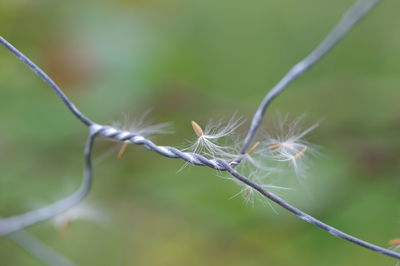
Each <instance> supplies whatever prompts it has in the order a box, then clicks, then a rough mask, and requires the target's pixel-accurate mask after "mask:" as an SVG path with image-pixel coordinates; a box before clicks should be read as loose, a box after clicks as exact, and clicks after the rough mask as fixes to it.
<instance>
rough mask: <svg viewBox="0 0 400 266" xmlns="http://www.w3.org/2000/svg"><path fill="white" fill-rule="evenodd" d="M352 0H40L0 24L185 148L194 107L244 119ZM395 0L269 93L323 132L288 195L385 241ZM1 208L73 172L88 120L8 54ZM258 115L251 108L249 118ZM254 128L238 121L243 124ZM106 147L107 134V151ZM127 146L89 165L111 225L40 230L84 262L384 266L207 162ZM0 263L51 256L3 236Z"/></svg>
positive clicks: (391, 193) (21, 3) (392, 152)
mask: <svg viewBox="0 0 400 266" xmlns="http://www.w3.org/2000/svg"><path fill="white" fill-rule="evenodd" d="M351 3H352V1H348V0H346V1H345V0H341V1H334V2H329V1H317V0H307V1H272V2H268V1H259V0H258V1H251V2H242V1H218V2H215V1H180V0H174V1H172V0H169V1H162V0H152V1H143V0H142V1H139V0H137V1H128V0H125V1H122V0H121V1H113V2H108V1H96V2H95V1H92V2H91V1H88V2H84V3H82V2H81V1H68V2H58V1H28V0H18V1H11V0H6V1H2V2H1V3H0V31H1V34H2V36H4V37H5V38H6V39H8V40H9V41H11V42H12V43H13V44H14V45H15V46H16V47H18V48H19V49H21V50H22V51H23V52H24V53H26V54H27V55H28V56H29V57H31V59H33V60H34V61H35V62H37V63H38V64H39V65H40V66H42V67H43V68H44V69H45V70H46V71H47V72H49V73H51V75H52V77H54V78H55V80H56V81H57V82H58V83H59V84H60V85H61V87H63V88H64V89H65V92H66V93H67V94H68V96H70V97H71V99H72V100H73V101H74V102H75V103H76V105H77V106H78V107H79V108H81V109H82V111H83V112H84V113H85V114H87V115H88V116H89V117H90V118H92V119H94V120H95V121H99V122H101V123H109V122H111V121H113V120H116V119H120V118H121V117H122V114H124V113H129V114H133V115H134V114H140V113H143V112H144V111H145V110H148V109H149V108H151V109H152V113H151V118H152V119H153V120H154V121H156V122H165V121H173V122H174V126H175V131H176V134H174V135H168V136H160V137H157V139H156V141H157V143H159V144H163V145H173V146H175V145H178V146H179V145H182V143H183V142H184V140H185V139H190V138H191V137H192V135H193V133H192V132H191V129H190V125H189V121H191V120H196V121H199V122H200V123H205V121H206V120H207V119H209V118H219V117H221V116H222V117H223V116H225V117H227V116H228V117H229V116H230V114H232V113H233V112H237V113H238V114H240V115H243V116H245V117H246V118H248V119H249V118H250V116H251V114H252V112H254V110H255V109H256V106H257V105H258V103H259V102H260V100H261V98H262V97H263V96H264V94H265V93H266V91H267V90H268V89H269V88H270V87H271V86H272V85H273V84H274V83H275V82H276V81H277V80H278V79H279V78H280V77H281V76H282V75H283V74H284V73H285V71H287V69H288V68H289V67H290V66H291V65H292V64H294V63H295V62H296V61H298V60H299V59H301V58H302V57H304V56H305V54H306V53H308V52H309V51H310V50H311V49H312V48H313V47H315V45H316V44H317V43H318V42H319V41H320V40H321V38H322V37H323V36H324V35H325V34H326V32H327V31H328V30H329V29H330V28H331V27H332V26H333V25H334V23H335V22H336V20H337V19H338V18H339V16H340V14H341V13H342V12H343V11H344V10H345V9H346V8H347V7H348V6H349V5H350V4H351ZM399 7H400V5H399V3H398V2H397V1H394V0H391V1H390V0H388V1H383V2H382V3H381V4H379V6H378V7H377V9H375V10H374V11H373V12H372V13H371V14H370V15H369V16H368V17H367V18H366V19H365V20H363V21H362V23H360V25H358V26H357V27H356V28H355V29H354V30H353V31H352V32H351V33H350V35H349V36H348V37H347V38H346V39H345V40H344V41H343V42H342V43H340V44H339V45H338V46H337V47H336V49H335V50H334V51H333V52H332V53H331V54H330V55H328V56H327V57H326V58H325V59H324V60H323V61H321V62H320V63H319V64H318V65H317V66H316V67H314V68H313V69H311V70H310V71H309V72H308V73H306V74H305V75H304V76H303V77H301V78H300V79H299V80H298V81H296V82H295V83H294V84H293V85H291V87H290V88H289V90H288V91H287V92H285V93H283V94H282V96H281V97H280V98H278V99H277V100H276V101H275V102H274V103H273V104H272V106H271V110H270V111H268V113H267V119H266V121H265V123H264V125H265V126H266V127H267V126H268V123H269V121H270V119H271V117H272V116H273V115H274V113H275V112H276V110H279V111H280V112H282V113H286V112H289V113H290V114H291V115H292V116H296V115H297V114H302V113H304V112H305V113H307V117H306V118H307V121H305V122H306V123H308V124H311V123H314V122H315V121H317V120H319V119H321V118H323V119H324V120H323V123H322V125H321V126H320V127H319V128H318V129H317V130H316V131H315V132H314V133H313V138H312V141H313V142H314V143H316V144H318V145H321V146H323V150H322V153H323V154H324V155H325V157H323V158H317V159H316V160H315V161H314V163H313V168H312V169H311V171H310V173H309V177H308V178H307V180H305V181H304V184H299V183H298V182H297V181H296V180H295V178H294V177H292V176H288V177H287V178H288V179H290V180H292V179H293V180H292V181H290V180H289V181H288V182H289V183H290V182H291V186H293V187H295V188H296V191H289V192H286V193H285V194H284V197H285V198H287V199H288V201H289V202H292V203H295V205H296V206H298V207H300V208H302V209H304V210H306V211H309V212H310V213H312V214H313V215H315V216H316V217H318V218H321V219H322V220H323V221H325V222H328V223H330V224H332V225H334V226H337V227H338V228H340V229H343V230H345V231H346V232H349V233H352V234H354V235H356V236H360V237H361V238H363V239H365V240H369V241H371V242H373V243H376V244H380V245H382V246H386V245H387V244H386V243H387V241H388V240H389V239H391V238H395V237H398V236H399V234H400V213H399V208H398V202H399V199H400V196H399V193H398V191H399V188H400V179H399V170H400V169H399V165H400V164H399V159H398V158H399V156H398V154H399V152H400V144H399V141H398V136H399V133H400V116H399V113H400V112H399V104H398V103H399V100H400V90H399V86H400V85H399V84H400V78H399V69H400V54H399V53H398V49H397V47H399V45H400V34H399V31H398V27H397V26H396V25H399V23H400V18H399V16H397V10H398V8H399ZM0 88H1V90H0V119H1V121H2V130H0V150H1V151H2V152H1V153H0V162H1V178H0V210H1V215H2V216H7V215H12V214H17V213H20V212H22V211H26V210H29V209H32V208H36V207H39V206H41V205H43V204H46V203H49V202H52V201H54V200H56V199H59V198H61V197H62V196H65V195H67V194H69V193H71V192H72V191H73V190H74V189H75V188H76V187H77V186H78V184H79V181H80V174H81V168H82V152H81V150H82V149H83V143H84V136H85V134H86V129H85V128H84V127H83V126H82V125H80V124H79V122H77V121H76V120H75V119H74V118H73V117H72V116H71V115H70V114H69V113H68V112H67V110H66V108H65V107H64V106H63V105H62V104H61V102H60V101H59V100H58V99H57V98H56V97H55V95H54V93H53V92H52V91H51V90H50V89H49V88H47V87H46V86H45V85H44V84H43V83H42V82H41V81H40V80H38V78H36V77H35V76H34V75H33V74H32V73H31V72H30V71H29V70H28V69H26V67H24V66H23V65H22V64H21V63H20V62H18V61H17V60H16V59H15V58H13V57H12V56H11V55H10V54H8V53H7V52H6V51H5V50H4V49H1V50H0ZM247 123H248V122H247ZM243 133H244V129H243ZM109 147H110V145H107V144H106V143H104V141H99V143H98V145H97V146H96V149H95V150H96V155H97V156H96V157H100V156H101V155H102V154H103V153H104V152H105V151H106V150H107V149H108V148H109ZM181 166H182V162H181V161H177V160H168V159H166V158H161V157H159V156H157V155H155V154H153V153H150V152H148V151H144V150H143V149H142V148H141V147H133V146H132V147H129V150H128V152H127V154H126V155H125V157H124V158H123V159H122V160H116V158H115V156H111V157H108V158H107V159H106V160H105V161H102V162H100V163H98V164H97V167H96V168H95V176H94V186H93V189H92V191H91V194H90V196H89V198H88V201H90V202H93V203H95V204H97V205H99V206H101V207H102V208H104V209H105V210H106V213H107V215H108V216H109V221H108V223H106V224H105V225H103V224H93V223H91V222H86V221H77V222H75V223H73V224H72V227H71V231H70V234H69V236H68V237H67V238H66V239H63V238H61V237H60V236H59V234H58V233H57V232H56V230H54V229H53V227H52V225H51V223H50V222H46V223H43V224H39V225H36V226H33V227H32V228H30V229H29V231H30V232H31V233H33V234H34V235H35V236H37V237H38V238H39V239H41V240H43V241H44V243H46V244H48V245H50V246H52V247H54V248H55V249H56V250H58V251H60V252H61V253H62V254H64V255H65V256H67V257H69V258H70V259H71V260H73V261H75V262H76V263H77V264H79V265H240V266H242V265H245V266H247V265H249V266H251V265H278V266H279V265H294V266H302V265H383V264H385V263H387V264H388V265H392V264H394V261H392V260H387V259H386V258H384V257H383V256H380V255H379V254H374V253H372V252H370V251H366V250H364V249H362V248H359V247H357V246H354V245H351V244H348V243H345V242H344V241H342V240H339V239H335V238H333V237H331V236H329V235H328V234H326V233H325V232H322V231H321V230H318V229H316V228H314V227H312V226H310V225H308V224H305V223H303V222H302V221H300V220H298V219H296V218H294V217H293V216H291V215H289V214H287V213H286V212H284V211H283V210H280V209H278V208H276V209H277V211H278V215H277V214H275V213H274V212H273V211H272V210H271V208H270V207H269V206H268V205H267V204H255V205H254V206H247V205H245V204H244V202H243V200H242V199H241V198H240V197H236V198H233V199H230V198H231V197H232V196H233V195H235V194H236V193H237V192H238V190H239V188H238V187H237V186H236V185H235V184H233V183H231V182H228V181H226V180H223V179H220V178H218V177H216V173H213V172H212V171H210V170H209V169H203V168H200V167H189V168H187V169H185V170H183V171H181V172H179V173H176V171H177V170H178V169H179V168H180V167H181ZM0 258H1V264H2V265H3V264H4V265H40V263H38V262H37V261H35V260H34V259H32V258H30V256H29V255H27V254H26V253H25V252H24V251H22V250H20V249H19V248H18V247H16V246H15V245H13V244H12V243H11V242H9V241H8V240H6V239H1V240H0Z"/></svg>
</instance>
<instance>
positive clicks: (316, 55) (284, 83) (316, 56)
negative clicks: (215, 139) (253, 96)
mask: <svg viewBox="0 0 400 266" xmlns="http://www.w3.org/2000/svg"><path fill="white" fill-rule="evenodd" d="M379 1H380V0H358V1H357V2H356V3H355V4H354V5H353V6H352V7H351V8H350V9H348V11H347V12H346V13H344V15H343V16H342V18H341V19H340V20H339V22H338V23H337V24H336V26H335V27H334V28H333V30H332V31H331V32H330V33H329V34H328V35H327V36H326V37H325V38H324V39H323V40H322V42H321V43H320V44H319V45H318V46H317V47H316V48H315V49H314V50H313V51H312V52H311V53H310V54H309V55H307V56H306V57H305V58H304V59H303V60H301V61H300V62H298V63H297V64H295V65H294V66H293V67H292V68H291V69H290V70H289V71H288V72H287V73H286V75H285V76H284V77H283V78H282V79H281V80H280V81H279V82H278V83H277V84H276V85H275V86H274V87H273V88H272V89H271V90H270V91H269V92H268V93H267V95H266V96H265V97H264V99H263V100H262V102H261V104H260V106H259V107H258V109H257V111H256V112H255V113H254V116H253V119H252V121H251V125H250V128H249V130H248V132H247V135H246V137H245V139H244V141H243V146H242V148H241V150H240V153H241V154H245V153H246V151H247V149H248V148H249V146H250V144H251V142H252V140H253V139H254V137H255V135H256V133H257V130H258V129H259V127H260V125H261V122H262V120H263V118H264V115H265V111H266V110H267V107H268V106H269V104H270V103H271V102H272V100H274V99H275V98H276V97H277V96H278V95H279V94H280V93H281V92H283V91H284V90H285V89H286V88H287V87H288V86H289V84H290V83H292V82H293V81H294V80H295V79H296V78H298V77H299V76H300V75H301V74H303V73H304V72H306V71H307V70H308V69H309V68H311V67H312V66H313V65H315V64H316V63H317V62H318V61H319V60H321V59H322V58H323V57H324V56H325V55H326V54H327V53H328V52H329V51H331V50H332V48H333V47H334V46H335V45H336V44H337V43H338V42H339V41H340V40H341V39H342V38H343V37H344V36H345V35H346V33H348V32H349V31H350V30H351V29H352V28H353V27H354V25H355V24H356V23H357V22H358V21H360V20H361V18H363V17H364V16H365V15H366V14H367V13H368V11H369V10H371V9H372V8H373V7H374V6H375V5H376V4H377V3H378V2H379Z"/></svg>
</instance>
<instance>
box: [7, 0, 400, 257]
mask: <svg viewBox="0 0 400 266" xmlns="http://www.w3.org/2000/svg"><path fill="white" fill-rule="evenodd" d="M378 1H379V0H360V1H358V2H357V3H356V4H355V5H354V6H353V7H352V8H351V9H350V10H349V11H348V12H347V13H346V14H345V16H344V17H343V18H342V20H341V21H340V22H339V24H338V26H337V27H336V28H335V30H334V31H333V33H334V34H333V33H331V34H330V35H329V36H330V37H329V36H328V37H327V38H326V39H325V41H323V42H322V43H321V45H320V46H318V47H317V48H316V50H315V51H313V52H312V53H311V54H310V55H309V56H308V57H307V58H306V59H307V60H305V61H304V60H303V61H301V62H300V63H299V64H297V65H296V66H295V67H294V68H293V69H292V70H291V71H289V74H288V75H286V76H285V77H284V79H283V80H282V81H281V82H279V83H278V84H281V85H279V86H278V84H277V85H276V87H275V88H274V89H272V91H271V92H270V93H268V94H267V96H266V97H265V99H264V100H263V103H262V104H261V106H260V107H259V109H258V110H257V112H256V114H255V115H254V118H253V122H252V126H251V127H250V130H249V133H248V135H247V136H246V139H245V141H244V148H243V149H242V154H244V153H245V151H246V150H247V147H248V145H249V144H250V142H251V140H252V138H253V137H254V135H255V133H256V131H257V129H258V127H259V124H260V122H261V120H262V117H263V115H264V113H265V110H266V108H267V106H268V104H269V102H270V101H271V100H272V99H273V98H275V97H276V96H277V95H278V94H279V93H280V92H281V91H282V90H283V89H284V88H285V87H286V86H287V85H288V84H289V83H290V82H291V81H292V80H294V79H295V78H296V77H297V76H299V75H300V74H301V73H303V72H304V71H306V70H307V69H308V68H309V67H310V66H312V65H313V64H315V63H316V62H317V61H319V60H320V59H321V58H322V57H323V56H324V55H325V54H326V53H327V52H328V51H329V50H330V49H331V48H332V47H333V46H334V45H335V44H336V43H337V42H338V41H339V40H340V39H341V38H342V37H343V36H344V35H345V33H346V32H347V31H348V30H349V29H350V28H352V27H353V25H354V24H355V23H356V22H357V21H358V20H359V19H360V18H361V17H362V16H364V15H365V14H366V13H367V11H368V10H370V9H371V8H372V7H373V6H374V5H375V4H376V3H377V2H378ZM346 20H348V21H347V22H346ZM0 43H1V44H3V45H4V46H5V47H6V48H7V49H8V50H9V51H11V52H12V53H13V54H14V55H15V56H16V57H17V58H19V59H20V60H21V61H22V62H23V63H24V64H26V65H27V66H28V67H29V68H30V69H31V70H33V71H34V72H35V73H36V74H37V75H38V76H39V77H40V78H42V79H43V80H44V81H45V82H46V83H47V84H48V85H49V86H50V87H51V88H52V89H53V90H54V91H55V92H56V93H57V95H58V96H59V97H60V98H61V99H62V101H63V102H64V103H65V104H66V106H67V107H68V109H69V110H70V111H71V112H72V113H73V114H74V115H75V116H76V117H77V118H78V119H79V120H80V121H81V122H83V123H84V124H85V125H86V126H88V127H89V129H90V134H89V137H88V140H87V142H86V147H85V171H84V180H83V183H82V185H81V187H80V188H79V189H78V190H77V191H76V192H75V193H74V194H72V195H71V196H69V197H67V198H65V199H63V200H60V201H58V202H56V203H53V204H51V205H48V206H46V207H43V208H41V209H38V210H35V211H31V212H28V213H25V214H21V215H17V216H13V217H9V218H5V219H0V235H7V234H10V233H12V232H16V231H19V230H21V229H23V228H25V227H27V226H30V225H33V224H35V223H37V222H40V221H43V220H46V219H49V218H51V217H53V216H55V215H57V214H59V213H62V212H64V211H66V210H67V209H69V208H71V207H72V206H74V205H75V204H77V203H78V202H79V201H80V200H82V199H83V198H84V196H85V195H86V194H87V193H88V191H89V189H90V185H91V179H92V165H91V154H92V147H93V143H94V140H95V138H96V137H97V136H104V137H107V138H110V139H113V140H116V141H128V142H131V143H134V144H137V145H143V146H144V148H146V149H148V150H150V151H153V152H156V153H158V154H160V155H162V156H165V157H168V158H181V159H183V160H185V161H187V162H188V163H191V164H193V165H199V166H208V167H210V168H213V169H217V170H220V171H227V172H229V173H230V174H231V175H232V176H233V177H234V178H236V179H237V180H239V181H241V182H242V183H244V184H246V185H248V186H250V187H252V188H253V189H255V190H256V191H258V192H259V193H260V194H262V195H263V196H265V197H266V198H268V199H270V200H272V201H274V202H275V203H277V204H278V205H280V206H281V207H283V208H285V209H286V210H288V211H290V212H291V213H293V214H294V215H296V216H297V217H299V218H301V219H302V220H304V221H306V222H308V223H311V224H313V225H315V226H318V227H320V228H322V229H323V230H325V231H328V232H329V233H330V234H332V235H334V236H337V237H339V238H342V239H344V240H347V241H349V242H352V243H354V244H357V245H359V246H362V247H365V248H368V249H370V250H373V251H376V252H379V253H382V254H384V255H387V256H390V257H394V258H397V259H400V253H396V252H394V251H391V250H388V249H385V248H382V247H379V246H376V245H374V244H371V243H369V242H366V241H363V240H361V239H359V238H356V237H353V236H351V235H349V234H346V233H344V232H342V231H340V230H338V229H336V228H334V227H332V226H330V225H327V224H325V223H323V222H321V221H319V220H318V219H316V218H314V217H312V216H311V215H309V214H307V213H305V212H303V211H301V210H299V209H297V208H295V207H293V206H292V205H290V204H289V203H287V202H286V201H284V200H283V199H281V198H279V197H278V196H276V195H274V194H273V193H271V192H269V191H267V190H265V189H264V188H263V187H262V186H260V185H258V184H257V183H255V182H253V181H251V180H250V179H248V178H247V177H245V176H243V175H241V174H240V173H238V172H236V171H235V170H234V169H233V166H235V165H237V163H232V165H230V163H228V162H226V161H225V160H222V159H208V158H206V157H204V156H202V155H199V154H196V153H191V152H183V151H180V150H179V149H177V148H174V147H169V146H158V145H156V144H154V143H153V142H152V141H150V140H148V139H146V138H144V137H143V136H140V135H138V134H134V133H131V132H128V131H124V130H118V129H116V128H113V127H110V126H103V125H99V124H96V123H94V122H92V121H91V120H89V119H88V118H86V116H84V115H83V114H82V113H81V112H80V111H79V110H78V109H77V108H76V107H75V105H73V103H72V102H71V101H70V100H69V99H68V98H67V96H66V95H65V94H64V93H63V92H62V90H61V89H60V88H59V87H58V86H57V85H56V84H55V82H54V81H52V80H51V79H50V77H48V76H47V75H46V74H45V73H44V72H43V71H42V70H41V69H40V68H39V67H38V66H36V65H35V64H34V63H33V62H32V61H31V60H29V59H28V58H27V57H26V56H25V55H24V54H22V53H21V52H20V51H18V50H17V49H16V48H15V47H13V46H12V45H11V44H9V43H8V42H7V41H6V40H5V39H4V38H2V37H1V36H0ZM321 46H322V48H321ZM243 150H244V152H243Z"/></svg>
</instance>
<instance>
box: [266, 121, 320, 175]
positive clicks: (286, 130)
mask: <svg viewBox="0 0 400 266" xmlns="http://www.w3.org/2000/svg"><path fill="white" fill-rule="evenodd" d="M301 119H302V117H300V118H298V119H296V120H294V121H292V122H290V123H288V124H286V121H287V116H286V117H285V118H284V119H282V120H281V121H280V123H279V124H278V125H277V127H276V132H275V133H274V134H270V135H269V136H268V139H267V140H266V141H265V143H264V145H265V146H266V149H265V150H266V151H265V152H264V155H265V156H267V157H268V158H269V159H271V160H274V161H278V162H289V163H291V165H292V166H293V168H294V170H295V172H296V173H297V174H298V175H301V174H302V172H303V170H304V169H302V167H303V168H304V167H305V164H304V159H305V156H306V155H307V154H316V151H315V150H314V149H313V147H312V146H311V144H310V143H309V142H307V141H306V140H304V139H303V138H304V136H305V135H307V134H308V133H310V132H311V131H312V130H314V129H315V128H316V127H318V125H319V124H318V123H317V124H314V125H312V126H311V127H309V128H307V129H305V130H302V129H301V127H299V123H300V121H301ZM301 161H303V162H301Z"/></svg>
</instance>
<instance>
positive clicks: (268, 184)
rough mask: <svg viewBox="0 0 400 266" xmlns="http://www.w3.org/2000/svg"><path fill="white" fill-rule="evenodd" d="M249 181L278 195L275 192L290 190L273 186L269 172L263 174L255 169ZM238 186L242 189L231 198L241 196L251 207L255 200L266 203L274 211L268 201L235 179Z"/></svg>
mask: <svg viewBox="0 0 400 266" xmlns="http://www.w3.org/2000/svg"><path fill="white" fill-rule="evenodd" d="M249 179H250V180H252V181H254V182H255V183H256V184H258V185H259V186H261V187H262V188H264V189H266V190H273V191H274V192H275V193H278V192H277V191H283V190H291V188H287V187H283V186H276V185H274V184H273V183H274V180H272V178H271V176H270V172H265V171H263V170H260V169H257V170H255V171H253V172H251V173H250V174H249ZM233 180H234V181H235V182H236V183H237V184H238V185H240V186H242V189H241V190H240V191H239V193H237V194H236V195H234V196H233V197H236V196H237V195H239V194H241V195H242V197H243V199H244V200H245V203H246V204H251V205H253V204H254V203H255V200H256V199H257V200H260V201H261V202H266V203H268V204H269V206H270V207H271V208H272V209H273V210H274V208H273V207H272V205H270V202H269V201H268V200H265V198H264V197H263V196H261V195H260V193H259V192H258V191H257V190H255V189H254V188H252V187H251V186H249V185H246V184H243V183H241V182H239V181H237V180H235V179H233ZM274 211H275V210H274Z"/></svg>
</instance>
